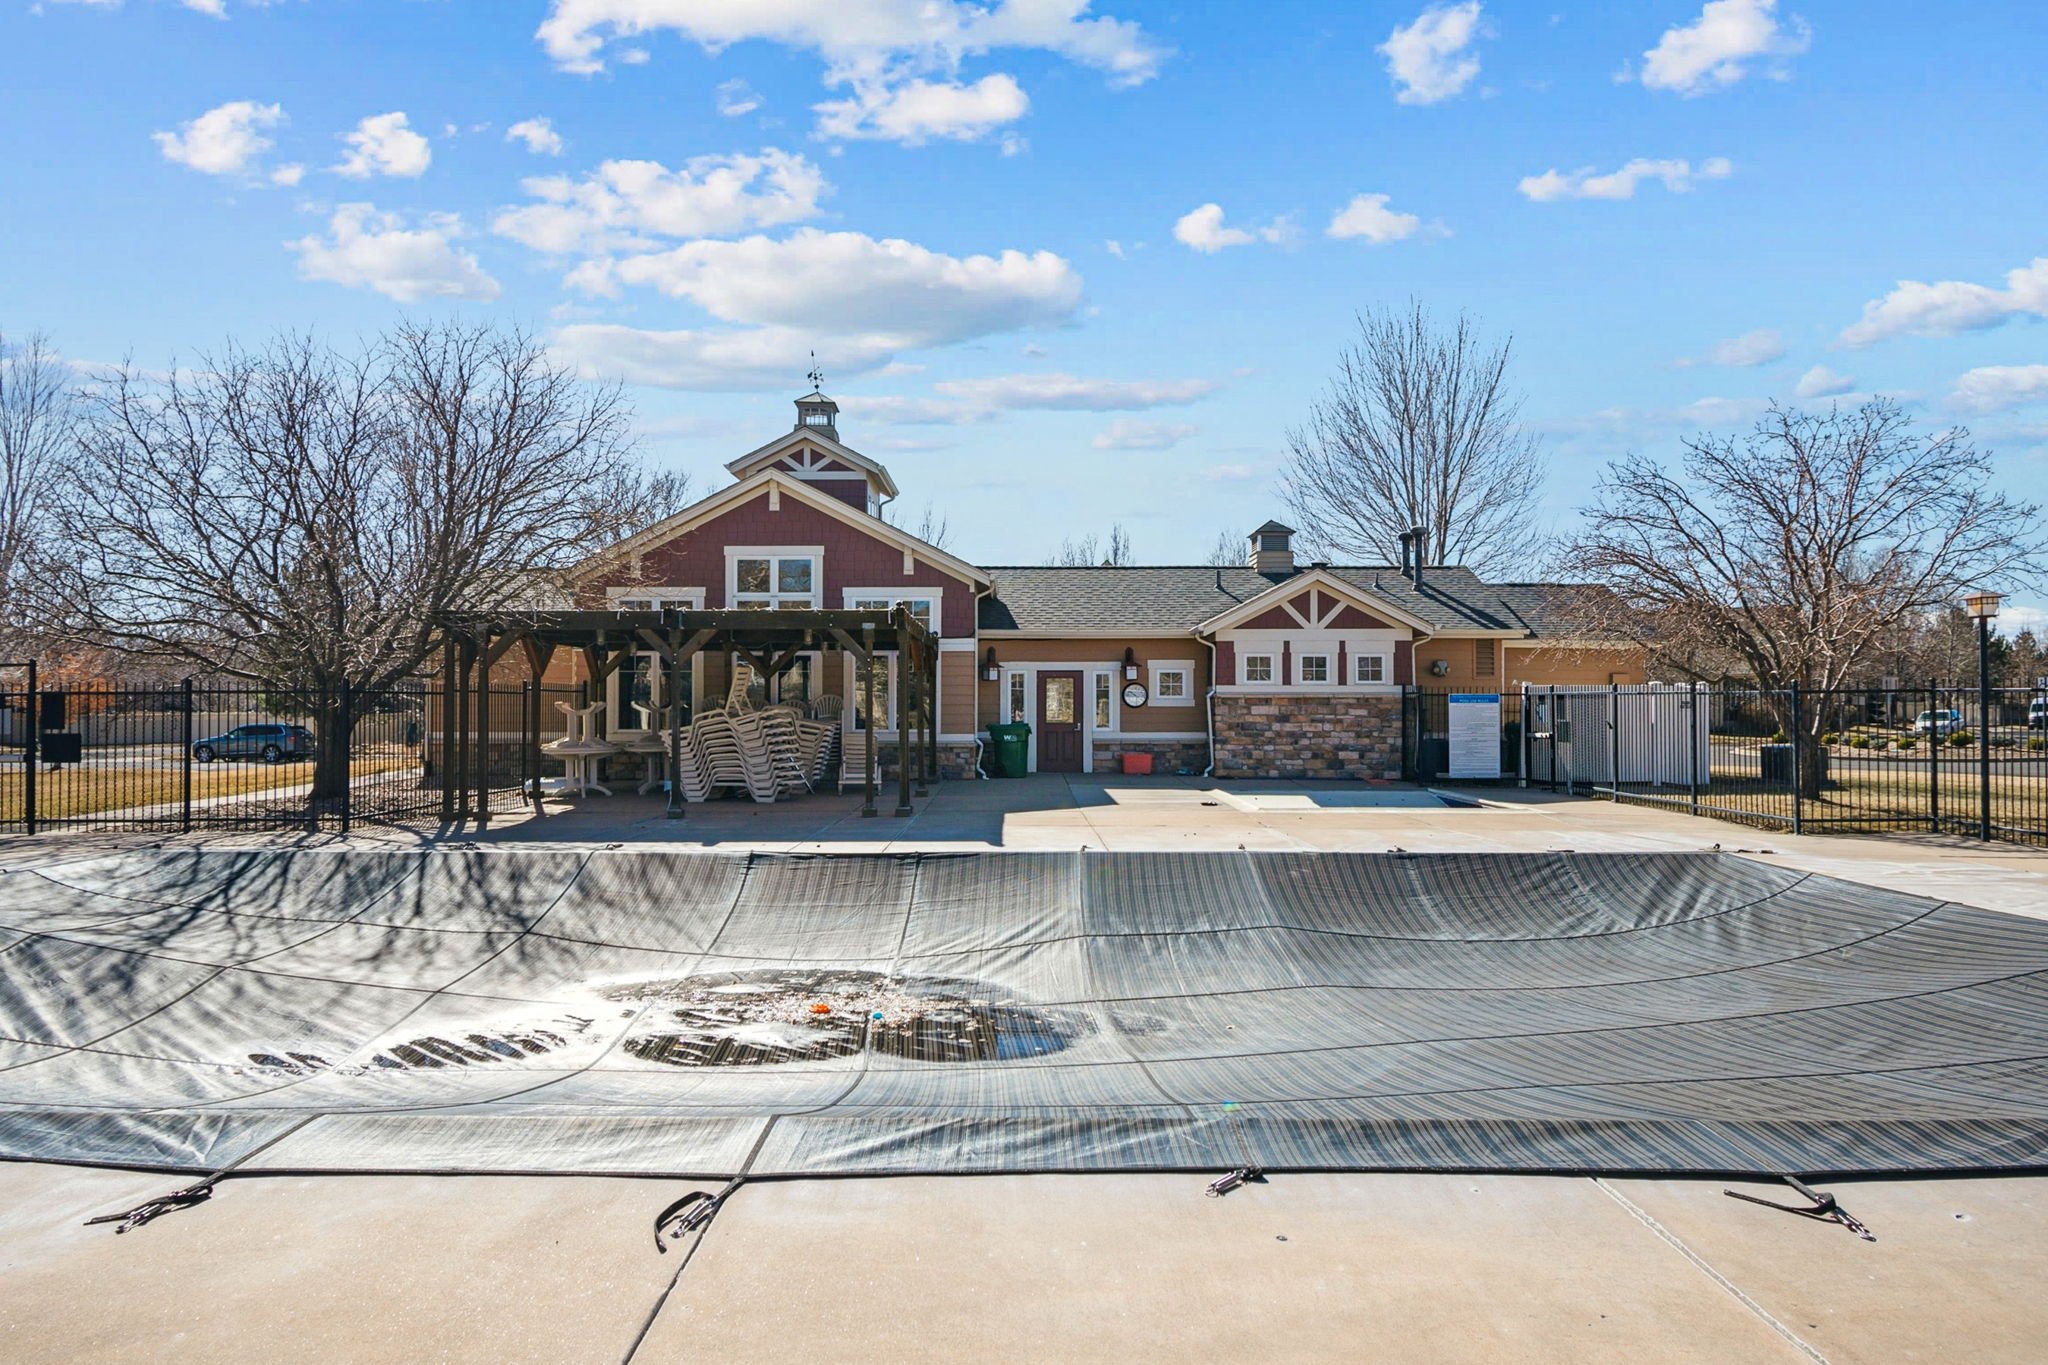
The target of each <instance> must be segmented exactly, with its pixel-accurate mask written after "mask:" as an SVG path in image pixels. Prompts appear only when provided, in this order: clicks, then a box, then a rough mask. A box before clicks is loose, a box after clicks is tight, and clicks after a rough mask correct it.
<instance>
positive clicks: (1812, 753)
mask: <svg viewBox="0 0 2048 1365" xmlns="http://www.w3.org/2000/svg"><path fill="white" fill-rule="evenodd" d="M1765 695H1766V696H1768V697H1769V699H1770V700H1769V703H1768V704H1769V707H1770V712H1771V716H1772V718H1773V719H1775V720H1776V722H1777V725H1778V733H1779V734H1781V735H1783V736H1785V742H1786V743H1788V744H1790V745H1791V746H1792V750H1793V754H1794V755H1795V757H1796V758H1797V759H1798V774H1799V779H1798V785H1799V795H1800V796H1802V797H1804V798H1805V799H1807V800H1809V801H1814V800H1818V799H1819V798H1820V794H1821V788H1823V787H1824V786H1826V785H1827V783H1826V774H1827V750H1826V748H1825V747H1823V746H1822V744H1821V742H1820V736H1821V730H1822V727H1823V726H1825V725H1826V723H1827V717H1826V715H1825V714H1824V712H1823V708H1822V707H1821V706H1820V704H1819V701H1818V698H1817V697H1816V695H1815V694H1813V693H1810V692H1808V693H1802V694H1801V695H1800V697H1799V700H1798V705H1797V706H1795V705H1794V704H1793V694H1792V692H1791V690H1790V689H1779V690H1776V691H1772V692H1769V693H1767V694H1765Z"/></svg>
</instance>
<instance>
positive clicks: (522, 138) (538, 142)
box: [505, 118, 569, 156]
mask: <svg viewBox="0 0 2048 1365" xmlns="http://www.w3.org/2000/svg"><path fill="white" fill-rule="evenodd" d="M505 141H507V142H523V143H525V144H526V150H527V151H529V152H532V153H533V154H534V155H535V156H560V155H561V154H562V153H563V152H565V151H567V150H568V147H569V144H568V143H566V142H564V141H562V135H561V134H560V133H558V132H556V131H555V125H554V124H553V123H552V122H550V121H549V120H547V119H544V118H530V119H526V120H524V121H523V122H519V123H515V124H513V125H512V126H511V127H510V128H507V129H506V130H505Z"/></svg>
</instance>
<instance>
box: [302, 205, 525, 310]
mask: <svg viewBox="0 0 2048 1365" xmlns="http://www.w3.org/2000/svg"><path fill="white" fill-rule="evenodd" d="M462 231H463V229H462V222H461V220H460V219H459V218H456V217H455V216H454V215H452V214H437V215H433V216H431V217H429V218H428V219H427V220H426V223H425V225H424V226H423V227H419V228H414V229H408V228H406V227H405V226H404V222H403V220H402V219H401V218H400V217H399V216H398V215H397V214H395V213H380V212H378V211H377V208H376V206H375V205H372V204H343V205H341V206H340V207H339V208H337V209H336V210H335V211H334V217H333V219H332V221H330V222H329V223H328V233H327V236H326V237H325V238H322V237H318V236H314V237H302V238H300V239H299V240H298V241H296V242H287V243H285V245H286V246H288V247H290V248H291V249H292V250H293V251H294V252H296V253H298V257H299V277H300V278H301V279H307V280H327V281H330V282H332V283H334V284H344V285H347V286H349V287H350V288H352V289H374V290H376V291H377V292H378V293H380V294H382V295H384V296H385V297H386V298H392V299H396V300H398V301H399V302H400V303H417V302H419V301H420V300H421V299H424V298H453V299H471V300H475V301H478V302H484V303H488V302H489V301H490V300H492V299H495V298H497V297H498V294H499V292H500V290H499V287H498V282H497V281H496V280H494V279H492V278H491V277H490V276H489V275H487V274H485V273H484V271H483V268H482V267H481V266H479V265H478V264H477V260H476V257H475V256H472V255H470V254H469V253H468V252H466V251H458V250H457V249H456V248H455V247H454V246H453V245H451V241H452V239H453V238H456V237H459V236H461V235H462Z"/></svg>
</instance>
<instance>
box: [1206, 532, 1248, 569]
mask: <svg viewBox="0 0 2048 1365" xmlns="http://www.w3.org/2000/svg"><path fill="white" fill-rule="evenodd" d="M1247 557H1248V556H1247V555H1246V552H1245V537H1243V536H1241V535H1237V534H1235V533H1234V532H1230V531H1218V532H1217V533H1216V543H1215V544H1214V545H1211V546H1210V547H1209V557H1208V558H1207V559H1205V560H1203V561H1202V563H1204V564H1207V565H1214V566H1215V567H1217V568H1219V569H1229V568H1241V567H1243V565H1244V563H1245V560H1246V559H1247Z"/></svg>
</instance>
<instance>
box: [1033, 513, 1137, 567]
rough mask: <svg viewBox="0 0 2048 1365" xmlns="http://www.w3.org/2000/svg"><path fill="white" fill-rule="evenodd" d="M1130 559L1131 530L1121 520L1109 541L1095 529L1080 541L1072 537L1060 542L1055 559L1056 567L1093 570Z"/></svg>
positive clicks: (1113, 526)
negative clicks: (1097, 534) (1100, 536)
mask: <svg viewBox="0 0 2048 1365" xmlns="http://www.w3.org/2000/svg"><path fill="white" fill-rule="evenodd" d="M1130 562H1131V533H1130V532H1129V531H1126V530H1125V529H1124V524H1123V523H1122V522H1116V523H1114V524H1113V525H1111V526H1110V528H1109V536H1108V538H1107V540H1104V539H1102V538H1099V537H1097V536H1096V534H1095V533H1094V532H1093V531H1090V532H1089V533H1088V534H1087V535H1085V536H1082V537H1081V538H1080V539H1079V540H1075V539H1073V538H1071V537H1069V538H1067V539H1065V540H1062V541H1061V542H1060V548H1059V552H1058V553H1057V554H1055V555H1054V556H1053V558H1052V564H1053V567H1054V568H1059V569H1093V568H1109V567H1112V566H1115V565H1122V564H1129V563H1130Z"/></svg>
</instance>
